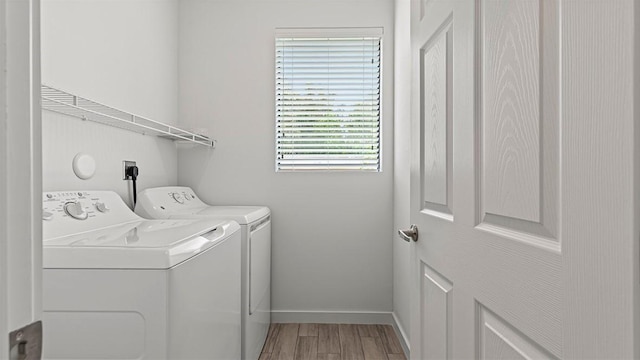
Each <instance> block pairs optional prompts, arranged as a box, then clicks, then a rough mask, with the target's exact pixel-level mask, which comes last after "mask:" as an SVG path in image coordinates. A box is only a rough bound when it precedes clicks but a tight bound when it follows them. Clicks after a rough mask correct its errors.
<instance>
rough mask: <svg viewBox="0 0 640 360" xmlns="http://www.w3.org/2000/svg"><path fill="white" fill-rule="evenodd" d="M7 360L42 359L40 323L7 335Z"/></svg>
mask: <svg viewBox="0 0 640 360" xmlns="http://www.w3.org/2000/svg"><path fill="white" fill-rule="evenodd" d="M9 359H10V360H40V359H42V321H40V320H38V321H36V322H34V323H31V324H29V325H27V326H25V327H23V328H21V329H18V330H15V331H12V332H11V333H10V334H9Z"/></svg>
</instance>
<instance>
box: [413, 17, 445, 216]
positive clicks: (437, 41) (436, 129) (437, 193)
mask: <svg viewBox="0 0 640 360" xmlns="http://www.w3.org/2000/svg"><path fill="white" fill-rule="evenodd" d="M420 57H421V64H420V65H421V69H420V73H421V76H420V79H421V82H422V83H421V93H422V104H421V106H422V108H421V110H420V118H421V121H422V124H421V127H422V149H423V150H422V154H423V161H422V176H423V185H422V193H423V194H424V195H423V200H424V209H425V210H429V209H431V210H434V211H436V212H442V213H444V214H449V215H450V214H451V208H450V205H451V200H452V194H453V186H452V180H453V179H452V166H451V165H452V157H451V154H452V147H451V146H452V141H451V140H452V139H451V135H452V133H451V129H452V124H451V119H452V117H451V115H452V114H451V101H450V100H451V95H450V93H449V90H451V71H450V69H451V18H448V19H447V20H446V22H445V23H444V24H443V25H442V26H440V28H439V29H438V31H437V32H436V34H434V36H433V37H432V38H431V39H429V40H428V41H427V43H426V44H425V45H424V46H423V47H422V49H421V50H420Z"/></svg>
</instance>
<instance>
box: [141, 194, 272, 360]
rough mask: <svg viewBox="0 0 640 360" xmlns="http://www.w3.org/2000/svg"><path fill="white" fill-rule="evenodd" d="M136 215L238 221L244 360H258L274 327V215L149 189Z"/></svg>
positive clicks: (264, 210) (262, 209) (261, 209)
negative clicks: (272, 306)
mask: <svg viewBox="0 0 640 360" xmlns="http://www.w3.org/2000/svg"><path fill="white" fill-rule="evenodd" d="M135 211H136V213H137V214H138V215H140V216H142V217H145V218H149V219H195V218H197V219H206V218H208V219H214V218H224V219H230V220H235V221H237V222H238V223H239V224H240V227H241V228H242V359H244V360H257V359H258V358H259V356H260V352H261V351H262V347H263V346H264V343H265V340H266V338H267V333H268V331H269V324H270V323H271V212H270V210H269V208H268V207H264V206H211V205H208V204H205V203H204V202H203V201H202V200H200V199H199V198H198V197H197V196H196V194H195V192H194V191H193V190H192V189H191V188H189V187H182V186H171V187H160V188H150V189H146V190H143V191H141V192H140V193H139V194H138V202H137V204H136V208H135Z"/></svg>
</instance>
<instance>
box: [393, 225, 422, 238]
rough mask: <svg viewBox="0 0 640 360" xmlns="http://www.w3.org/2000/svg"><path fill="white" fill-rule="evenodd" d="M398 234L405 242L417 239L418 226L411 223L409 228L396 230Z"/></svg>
mask: <svg viewBox="0 0 640 360" xmlns="http://www.w3.org/2000/svg"><path fill="white" fill-rule="evenodd" d="M398 235H400V237H401V238H402V240H404V241H406V242H411V240H413V241H418V227H417V226H416V225H415V224H413V225H411V227H410V228H409V230H398Z"/></svg>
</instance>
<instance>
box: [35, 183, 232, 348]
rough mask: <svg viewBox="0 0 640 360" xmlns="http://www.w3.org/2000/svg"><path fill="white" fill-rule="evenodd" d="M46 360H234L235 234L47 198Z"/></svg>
mask: <svg viewBox="0 0 640 360" xmlns="http://www.w3.org/2000/svg"><path fill="white" fill-rule="evenodd" d="M43 195H44V196H43V213H42V217H43V235H44V236H43V237H44V241H43V245H44V246H43V263H44V272H43V310H44V312H43V323H44V324H45V325H44V327H43V329H44V334H43V341H44V344H43V355H44V358H46V359H149V360H151V359H154V360H156V359H225V360H227V359H239V358H240V356H241V327H240V326H241V315H240V294H241V289H240V285H239V281H240V276H241V272H240V266H239V264H240V249H241V243H240V240H241V233H240V226H239V225H238V224H237V223H236V222H234V221H221V220H211V219H200V220H145V219H142V218H140V217H139V216H138V215H136V214H134V213H133V212H132V211H131V210H130V209H129V208H128V207H127V205H126V204H125V203H124V202H123V201H122V199H121V198H120V197H119V196H118V195H117V194H116V193H114V192H111V191H69V192H45V193H44V194H43Z"/></svg>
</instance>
